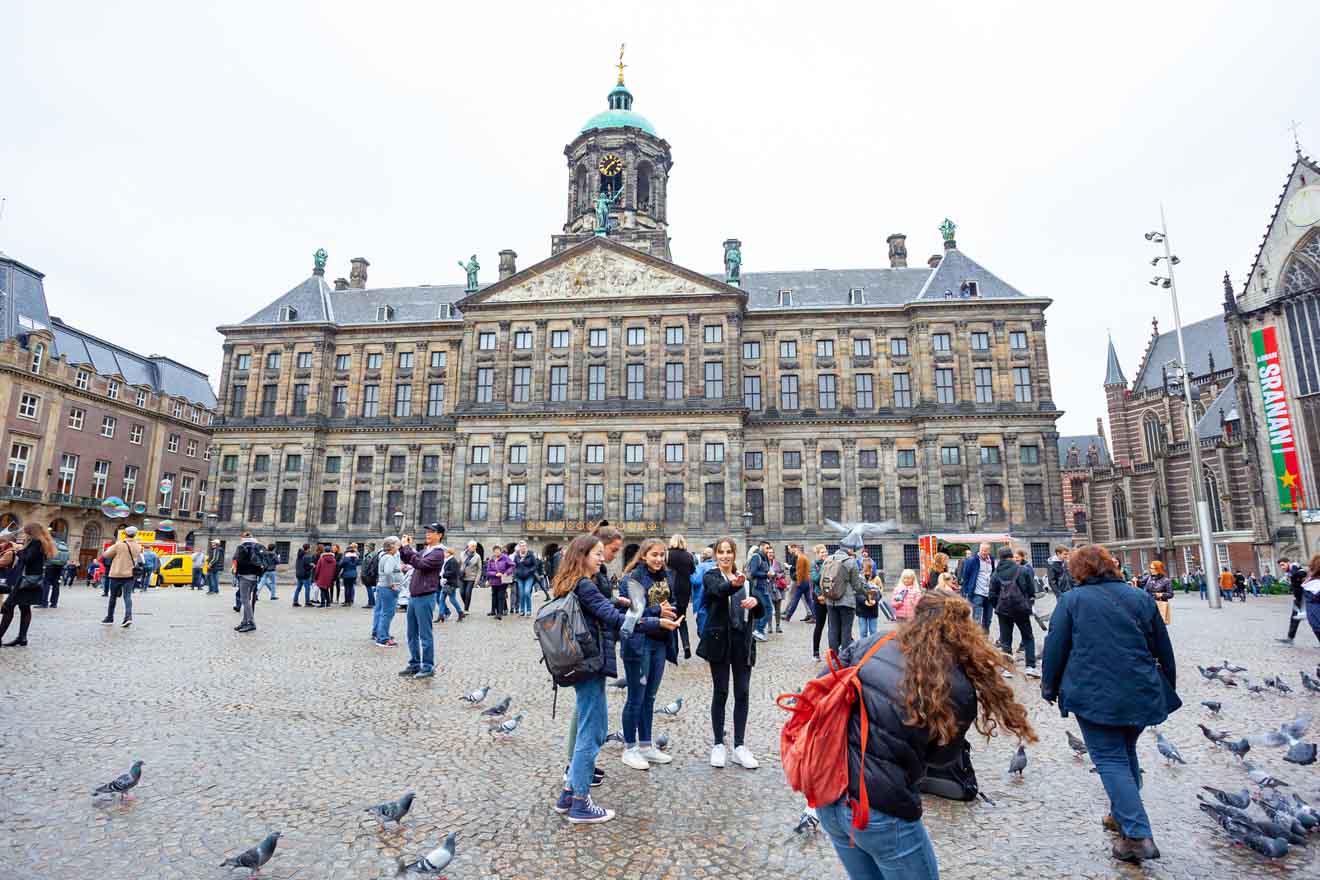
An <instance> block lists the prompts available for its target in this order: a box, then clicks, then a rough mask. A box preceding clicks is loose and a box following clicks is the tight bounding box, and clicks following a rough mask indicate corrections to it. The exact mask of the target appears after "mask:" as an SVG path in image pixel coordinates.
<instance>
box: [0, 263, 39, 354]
mask: <svg viewBox="0 0 1320 880" xmlns="http://www.w3.org/2000/svg"><path fill="white" fill-rule="evenodd" d="M41 279H42V274H41V273H40V272H38V271H37V270H36V269H33V268H32V267H31V266H27V265H24V264H23V263H20V262H19V261H18V260H15V259H14V258H13V257H11V256H9V255H7V254H5V253H4V252H2V251H0V339H8V338H9V337H10V336H14V335H16V334H18V333H22V332H24V331H26V330H32V329H36V328H37V327H48V326H50V313H49V312H48V311H47V309H46V294H45V292H44V290H43V289H42V285H41ZM20 319H21V320H20Z"/></svg>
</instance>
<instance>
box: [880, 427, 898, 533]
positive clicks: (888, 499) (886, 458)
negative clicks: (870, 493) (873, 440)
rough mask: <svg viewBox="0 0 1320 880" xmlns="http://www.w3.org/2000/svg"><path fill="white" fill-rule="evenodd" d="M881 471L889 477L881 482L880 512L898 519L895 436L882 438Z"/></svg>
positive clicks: (887, 516)
mask: <svg viewBox="0 0 1320 880" xmlns="http://www.w3.org/2000/svg"><path fill="white" fill-rule="evenodd" d="M879 455H880V473H882V474H888V478H887V479H886V480H884V482H882V483H881V484H880V487H881V488H880V504H881V509H880V513H881V515H882V516H884V517H886V518H889V519H898V478H897V474H898V456H897V453H896V452H895V444H894V438H893V437H881V438H880V453H879Z"/></svg>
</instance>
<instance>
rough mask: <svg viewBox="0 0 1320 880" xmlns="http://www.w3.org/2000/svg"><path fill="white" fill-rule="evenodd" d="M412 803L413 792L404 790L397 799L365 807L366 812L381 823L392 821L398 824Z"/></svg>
mask: <svg viewBox="0 0 1320 880" xmlns="http://www.w3.org/2000/svg"><path fill="white" fill-rule="evenodd" d="M412 804H413V793H412V792H411V791H405V792H404V793H403V797H401V798H399V799H398V800H397V801H386V802H385V803H383V804H376V806H374V807H367V809H366V812H368V813H370V814H371V815H373V816H375V817H376V818H377V819H379V820H380V824H382V825H384V824H385V823H386V822H393V823H394V824H395V825H398V824H400V823H402V822H403V817H404V816H406V815H408V811H409V810H411V809H412Z"/></svg>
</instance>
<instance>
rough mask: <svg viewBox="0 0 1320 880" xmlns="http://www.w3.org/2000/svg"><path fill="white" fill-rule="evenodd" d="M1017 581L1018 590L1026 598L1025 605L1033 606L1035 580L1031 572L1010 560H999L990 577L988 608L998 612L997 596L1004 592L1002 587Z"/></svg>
mask: <svg viewBox="0 0 1320 880" xmlns="http://www.w3.org/2000/svg"><path fill="white" fill-rule="evenodd" d="M1011 581H1017V585H1018V589H1020V590H1021V591H1022V595H1023V596H1026V597H1027V605H1028V606H1030V605H1033V604H1035V601H1036V579H1035V578H1034V577H1032V576H1031V570H1030V569H1028V568H1027V567H1026V566H1025V565H1018V564H1017V563H1016V562H1014V561H1013V560H1011V559H1001V560H999V564H998V565H996V566H995V573H994V574H992V575H991V576H990V600H989V602H990V607H991V608H994V609H995V611H996V613H1000V612H999V595H1000V593H1002V592H1003V590H1004V585H1005V584H1007V583H1009V582H1011Z"/></svg>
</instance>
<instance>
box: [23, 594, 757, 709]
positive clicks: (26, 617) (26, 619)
mask: <svg viewBox="0 0 1320 880" xmlns="http://www.w3.org/2000/svg"><path fill="white" fill-rule="evenodd" d="M17 589H18V588H17V585H15V587H14V590H15V592H12V593H10V594H9V595H8V596H6V597H5V604H4V605H3V606H0V639H3V638H4V637H5V632H6V631H7V630H8V629H9V622H10V621H11V620H13V619H14V607H15V606H17V607H18V640H19V641H20V642H26V641H27V631H28V626H29V625H30V624H31V623H32V604H31V603H30V602H23V603H22V604H20V603H19V602H18V592H17ZM745 715H746V713H744V716H745Z"/></svg>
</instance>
